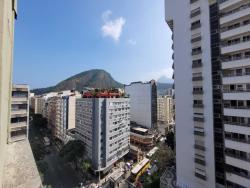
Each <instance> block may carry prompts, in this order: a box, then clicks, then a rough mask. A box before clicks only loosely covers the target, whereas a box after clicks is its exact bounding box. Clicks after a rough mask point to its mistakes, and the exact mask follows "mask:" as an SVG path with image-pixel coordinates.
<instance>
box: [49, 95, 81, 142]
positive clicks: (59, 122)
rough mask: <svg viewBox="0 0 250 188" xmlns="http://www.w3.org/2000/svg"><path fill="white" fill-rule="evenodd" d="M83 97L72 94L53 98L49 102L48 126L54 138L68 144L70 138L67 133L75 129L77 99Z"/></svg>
mask: <svg viewBox="0 0 250 188" xmlns="http://www.w3.org/2000/svg"><path fill="white" fill-rule="evenodd" d="M80 96H81V95H78V94H77V95H75V94H74V93H71V95H70V96H61V95H60V94H58V96H54V97H51V98H49V99H48V100H47V109H48V116H47V119H48V126H49V128H50V129H51V131H52V134H53V136H55V137H56V138H58V139H59V140H61V141H62V142H63V143H66V142H67V141H68V140H69V139H70V137H69V136H68V134H67V131H68V130H70V129H74V128H75V108H76V106H75V105H76V98H79V97H80Z"/></svg>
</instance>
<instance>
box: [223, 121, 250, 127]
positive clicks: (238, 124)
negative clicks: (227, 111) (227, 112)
mask: <svg viewBox="0 0 250 188" xmlns="http://www.w3.org/2000/svg"><path fill="white" fill-rule="evenodd" d="M224 124H228V125H237V126H242V127H250V122H249V123H242V122H233V121H225V120H224Z"/></svg>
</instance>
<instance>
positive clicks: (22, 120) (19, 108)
mask: <svg viewBox="0 0 250 188" xmlns="http://www.w3.org/2000/svg"><path fill="white" fill-rule="evenodd" d="M28 133H29V86H27V85H13V87H12V101H11V121H10V126H9V136H8V141H9V142H15V141H19V140H24V139H27V138H28Z"/></svg>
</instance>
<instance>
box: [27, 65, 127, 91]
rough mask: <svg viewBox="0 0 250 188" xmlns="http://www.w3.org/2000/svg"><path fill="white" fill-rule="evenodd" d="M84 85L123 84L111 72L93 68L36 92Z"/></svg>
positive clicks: (113, 85) (69, 88)
mask: <svg viewBox="0 0 250 188" xmlns="http://www.w3.org/2000/svg"><path fill="white" fill-rule="evenodd" d="M84 87H91V88H100V89H103V88H121V87H123V85H122V84H121V83H119V82H117V81H115V80H114V79H113V77H112V76H111V74H110V73H108V72H107V71H105V70H102V69H92V70H88V71H84V72H81V73H79V74H76V75H74V76H71V77H69V78H67V79H66V80H64V81H61V82H59V83H58V84H57V85H55V86H52V87H49V88H41V89H34V90H33V91H32V92H34V93H35V94H43V93H47V92H53V91H63V90H73V89H74V90H78V91H81V90H83V88H84Z"/></svg>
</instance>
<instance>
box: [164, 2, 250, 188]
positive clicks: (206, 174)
mask: <svg viewBox="0 0 250 188" xmlns="http://www.w3.org/2000/svg"><path fill="white" fill-rule="evenodd" d="M165 9H166V21H167V23H168V25H169V27H170V29H171V30H172V32H173V36H172V39H173V41H174V44H173V50H174V55H173V59H174V66H173V67H174V79H175V91H176V92H175V113H176V120H175V122H176V171H177V172H176V173H177V185H178V186H180V187H190V188H191V187H192V188H199V187H209V188H210V187H211V188H212V187H240V188H241V187H245V188H247V187H249V186H250V160H249V159H250V132H249V131H250V128H249V123H250V94H249V83H250V76H249V75H250V61H249V57H250V56H249V54H250V24H249V23H250V1H249V0H209V1H207V0H189V1H172V0H165Z"/></svg>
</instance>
